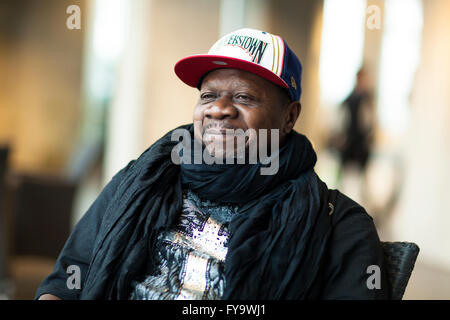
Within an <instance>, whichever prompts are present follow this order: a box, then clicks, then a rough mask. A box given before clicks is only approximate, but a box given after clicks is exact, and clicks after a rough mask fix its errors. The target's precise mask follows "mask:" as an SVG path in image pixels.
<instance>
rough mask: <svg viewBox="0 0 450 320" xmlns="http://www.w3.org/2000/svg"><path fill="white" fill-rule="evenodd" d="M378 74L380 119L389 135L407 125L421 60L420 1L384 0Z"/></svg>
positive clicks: (396, 132)
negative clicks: (415, 76)
mask: <svg viewBox="0 0 450 320" xmlns="http://www.w3.org/2000/svg"><path fill="white" fill-rule="evenodd" d="M384 11H385V15H384V26H383V43H382V51H381V64H380V77H379V97H378V101H379V107H378V108H379V109H378V110H379V111H378V115H379V122H380V125H381V128H382V129H384V130H386V131H387V132H388V133H389V134H390V135H397V134H401V133H403V132H404V131H405V130H406V127H407V124H408V109H409V97H410V94H411V89H412V85H413V81H414V75H415V72H416V69H417V66H418V63H419V59H420V47H421V32H422V24H423V21H422V20H423V17H422V3H421V1H420V0H386V2H385V7H384Z"/></svg>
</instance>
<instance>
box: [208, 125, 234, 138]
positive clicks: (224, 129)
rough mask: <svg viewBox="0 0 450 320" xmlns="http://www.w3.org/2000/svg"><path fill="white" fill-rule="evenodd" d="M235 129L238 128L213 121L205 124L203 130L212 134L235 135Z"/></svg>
mask: <svg viewBox="0 0 450 320" xmlns="http://www.w3.org/2000/svg"><path fill="white" fill-rule="evenodd" d="M235 130H236V128H235V127H233V126H231V125H227V124H219V123H211V124H208V125H206V126H205V128H204V131H203V132H204V134H211V135H234V133H235Z"/></svg>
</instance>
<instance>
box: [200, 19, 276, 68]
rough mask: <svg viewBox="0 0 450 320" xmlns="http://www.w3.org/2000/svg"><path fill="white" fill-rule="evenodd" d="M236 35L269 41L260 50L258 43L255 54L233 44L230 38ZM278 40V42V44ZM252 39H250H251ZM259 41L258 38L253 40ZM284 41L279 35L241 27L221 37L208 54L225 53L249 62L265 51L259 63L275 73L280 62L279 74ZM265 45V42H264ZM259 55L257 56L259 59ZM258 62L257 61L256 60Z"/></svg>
mask: <svg viewBox="0 0 450 320" xmlns="http://www.w3.org/2000/svg"><path fill="white" fill-rule="evenodd" d="M235 36H243V37H245V36H247V37H251V38H253V39H258V40H260V41H263V43H267V45H265V48H264V50H260V51H259V52H258V47H259V43H258V44H257V47H256V48H255V49H254V50H253V55H252V54H251V52H249V50H247V49H245V48H243V47H241V46H238V45H233V44H232V43H230V44H229V42H230V40H232V39H233V38H234V37H235ZM277 40H278V44H277ZM249 41H250V40H249ZM252 41H257V40H252ZM282 42H283V41H282V40H281V38H279V37H278V36H274V35H271V34H270V33H267V32H265V33H263V32H262V31H259V30H255V29H249V28H246V29H239V30H237V31H234V32H231V33H229V34H226V35H225V36H223V37H222V38H221V39H219V40H218V41H217V42H216V43H215V44H214V45H213V46H212V47H211V49H210V50H209V52H208V54H211V55H223V56H229V57H233V58H237V59H242V60H246V61H249V62H252V60H253V59H254V58H255V55H256V54H258V53H261V52H263V54H262V56H261V61H260V63H259V65H261V66H262V67H264V68H266V69H268V70H270V71H272V72H273V73H275V71H276V68H277V64H278V69H279V70H278V74H277V75H278V76H280V74H281V67H280V66H281V59H282V57H283V54H282V52H281V50H284V45H283V43H282ZM263 45H264V44H263ZM257 58H258V57H256V59H257ZM255 63H256V61H255Z"/></svg>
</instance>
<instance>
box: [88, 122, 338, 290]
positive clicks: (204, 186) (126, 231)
mask: <svg viewBox="0 0 450 320" xmlns="http://www.w3.org/2000/svg"><path fill="white" fill-rule="evenodd" d="M180 128H184V129H188V130H190V131H191V133H192V132H193V128H192V125H187V126H182V127H180ZM171 133H172V131H171V132H169V133H167V134H166V135H165V136H164V137H162V138H161V139H160V140H158V141H157V142H156V143H154V144H153V145H152V146H151V147H150V148H148V149H147V150H146V151H145V152H144V153H143V154H142V155H141V156H140V157H139V158H138V159H137V160H135V161H134V162H133V163H132V165H131V166H130V168H129V169H128V170H127V172H126V174H125V175H124V178H123V179H122V181H121V183H120V185H119V187H118V189H117V191H116V193H115V195H114V197H113V200H112V201H111V202H110V204H109V206H108V208H107V210H106V212H105V214H104V218H103V220H102V227H101V230H100V232H99V234H98V236H97V241H96V243H95V245H94V252H93V257H92V260H91V263H90V267H89V269H88V272H87V275H86V280H85V282H84V284H83V287H82V292H81V297H80V298H81V299H128V295H129V293H130V291H129V290H130V284H131V280H133V279H135V278H136V277H137V276H138V275H142V273H143V272H145V270H151V269H152V261H149V260H148V259H147V258H148V257H149V255H151V252H152V250H153V249H154V244H155V243H156V241H155V239H156V236H157V234H158V232H160V231H162V230H167V229H169V228H170V227H172V226H174V225H175V224H176V223H177V218H178V217H179V214H180V213H181V210H182V188H183V187H184V186H186V187H189V188H191V189H192V190H193V191H194V192H196V193H197V194H198V195H199V196H200V197H201V198H205V199H210V200H214V201H219V202H229V203H240V204H242V209H241V210H240V211H239V213H238V214H237V215H236V216H235V217H234V218H233V219H232V221H231V223H230V226H229V232H230V238H229V242H228V246H229V247H228V254H227V256H226V260H225V279H226V286H225V292H224V297H223V298H224V299H310V298H314V295H315V294H317V290H318V289H317V288H319V287H320V283H319V282H320V281H318V276H319V270H320V268H321V266H322V261H323V257H324V251H325V248H326V244H327V240H328V238H329V235H330V232H331V226H330V220H329V216H328V188H327V187H326V185H325V184H324V183H323V182H321V181H320V179H319V178H318V177H317V175H316V174H315V172H314V169H313V168H314V165H315V162H316V154H315V152H314V149H313V147H312V145H311V144H310V142H309V141H308V139H307V138H306V137H305V136H304V135H301V134H298V133H296V132H291V134H289V135H288V137H287V140H286V142H285V145H284V146H283V147H282V148H281V149H280V157H279V171H278V172H277V173H276V174H275V175H267V176H263V175H261V174H260V168H261V165H260V164H255V165H250V164H246V165H217V164H216V165H207V164H200V165H199V164H195V165H187V164H182V165H181V166H180V165H175V164H173V162H172V160H171V152H172V150H173V148H174V147H175V145H176V144H177V143H178V142H177V141H171Z"/></svg>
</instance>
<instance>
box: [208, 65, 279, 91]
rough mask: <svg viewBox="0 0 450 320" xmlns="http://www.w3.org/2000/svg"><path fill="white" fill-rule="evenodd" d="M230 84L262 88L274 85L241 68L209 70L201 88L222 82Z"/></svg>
mask: <svg viewBox="0 0 450 320" xmlns="http://www.w3.org/2000/svg"><path fill="white" fill-rule="evenodd" d="M225 83H226V84H229V85H230V86H231V87H242V86H245V87H250V88H260V87H267V86H272V83H270V82H269V81H267V80H266V79H263V78H261V77H259V76H257V75H254V74H252V73H250V72H247V71H243V70H239V69H232V68H226V69H216V70H213V71H211V72H209V73H208V74H207V75H206V76H205V77H204V78H203V81H202V84H201V89H204V88H208V87H215V86H217V85H220V84H225Z"/></svg>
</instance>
